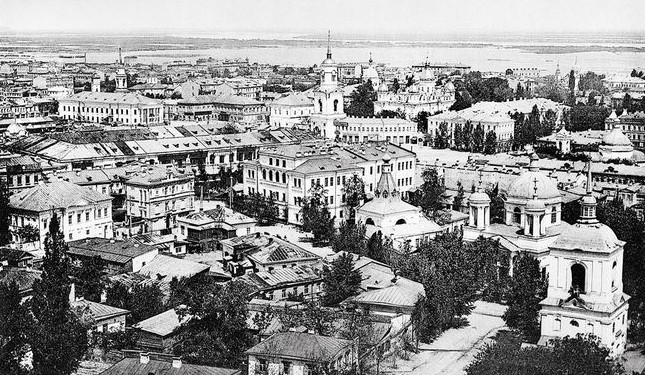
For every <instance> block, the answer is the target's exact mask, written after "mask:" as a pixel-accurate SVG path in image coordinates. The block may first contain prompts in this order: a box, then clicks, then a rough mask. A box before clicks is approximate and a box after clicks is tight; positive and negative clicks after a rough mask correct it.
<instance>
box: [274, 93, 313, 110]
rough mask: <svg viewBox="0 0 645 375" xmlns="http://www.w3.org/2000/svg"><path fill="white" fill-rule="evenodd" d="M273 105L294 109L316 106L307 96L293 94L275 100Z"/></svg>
mask: <svg viewBox="0 0 645 375" xmlns="http://www.w3.org/2000/svg"><path fill="white" fill-rule="evenodd" d="M271 105H284V106H292V107H303V106H312V107H313V105H314V102H313V100H311V99H310V98H308V97H307V96H306V95H303V94H301V93H292V94H289V95H287V96H283V97H281V98H279V99H276V100H274V101H273V102H272V103H271Z"/></svg>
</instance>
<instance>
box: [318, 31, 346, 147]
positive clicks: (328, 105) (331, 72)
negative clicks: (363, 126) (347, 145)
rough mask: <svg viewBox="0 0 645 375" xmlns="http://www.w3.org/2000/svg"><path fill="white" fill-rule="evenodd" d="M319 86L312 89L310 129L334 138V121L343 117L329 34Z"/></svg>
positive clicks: (340, 91) (329, 35)
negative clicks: (312, 106) (314, 89)
mask: <svg viewBox="0 0 645 375" xmlns="http://www.w3.org/2000/svg"><path fill="white" fill-rule="evenodd" d="M320 69H321V70H320V86H319V87H318V89H317V90H316V91H314V112H313V113H312V115H311V130H313V131H314V132H316V133H319V134H321V135H322V136H324V137H325V138H329V139H335V138H336V126H335V125H334V121H335V120H338V119H342V118H344V117H345V112H344V108H343V90H342V89H341V88H340V87H339V83H338V79H339V74H338V64H336V62H335V61H334V59H332V55H331V34H330V33H329V32H328V34H327V58H325V60H323V62H322V63H321V64H320Z"/></svg>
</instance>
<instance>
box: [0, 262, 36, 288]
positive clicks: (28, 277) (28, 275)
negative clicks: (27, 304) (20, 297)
mask: <svg viewBox="0 0 645 375" xmlns="http://www.w3.org/2000/svg"><path fill="white" fill-rule="evenodd" d="M41 274H42V272H41V271H36V270H32V269H27V268H17V267H3V268H2V270H0V284H10V283H12V282H15V283H16V284H18V289H19V290H20V293H25V292H28V291H29V290H31V288H32V286H33V285H34V282H35V281H36V280H40V275H41Z"/></svg>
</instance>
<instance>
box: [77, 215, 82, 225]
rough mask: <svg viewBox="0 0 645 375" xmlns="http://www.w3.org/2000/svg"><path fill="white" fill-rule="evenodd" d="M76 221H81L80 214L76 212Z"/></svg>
mask: <svg viewBox="0 0 645 375" xmlns="http://www.w3.org/2000/svg"><path fill="white" fill-rule="evenodd" d="M76 222H77V223H80V222H81V214H76Z"/></svg>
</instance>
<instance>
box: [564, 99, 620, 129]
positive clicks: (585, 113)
mask: <svg viewBox="0 0 645 375" xmlns="http://www.w3.org/2000/svg"><path fill="white" fill-rule="evenodd" d="M609 115H610V110H609V109H608V108H604V107H597V106H593V105H575V106H573V107H571V110H570V111H569V120H568V121H569V124H568V126H566V129H567V130H569V131H586V130H603V129H604V128H605V119H607V117H609Z"/></svg>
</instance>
